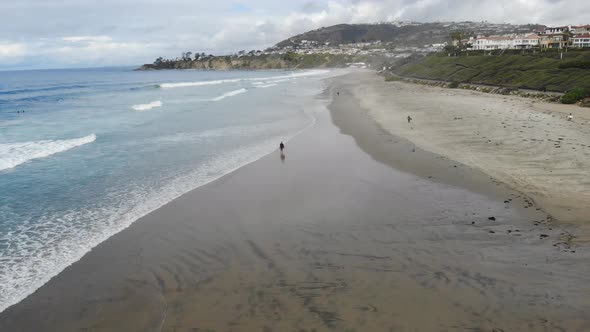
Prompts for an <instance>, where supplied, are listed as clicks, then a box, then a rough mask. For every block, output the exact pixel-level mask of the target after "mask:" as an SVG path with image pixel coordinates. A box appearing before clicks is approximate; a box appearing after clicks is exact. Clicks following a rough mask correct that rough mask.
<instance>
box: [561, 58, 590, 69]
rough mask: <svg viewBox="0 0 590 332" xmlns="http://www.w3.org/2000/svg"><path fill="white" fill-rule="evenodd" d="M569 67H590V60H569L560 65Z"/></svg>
mask: <svg viewBox="0 0 590 332" xmlns="http://www.w3.org/2000/svg"><path fill="white" fill-rule="evenodd" d="M567 68H579V69H590V60H575V61H567V62H564V63H562V64H560V65H559V69H567Z"/></svg>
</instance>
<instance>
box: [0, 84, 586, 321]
mask: <svg viewBox="0 0 590 332" xmlns="http://www.w3.org/2000/svg"><path fill="white" fill-rule="evenodd" d="M353 85H354V82H353V81H351V80H350V78H349V76H345V77H340V78H336V79H333V80H332V81H330V84H329V88H328V89H327V90H326V93H325V94H324V95H323V96H321V97H322V98H324V99H325V100H326V101H327V100H329V99H330V98H331V97H333V98H334V100H333V101H332V103H331V105H330V112H328V111H326V110H316V111H315V116H316V117H317V118H318V122H317V124H316V126H314V127H313V128H311V129H309V130H307V131H306V132H304V133H303V134H301V135H300V136H298V137H296V138H295V139H294V140H292V141H290V142H288V143H287V149H286V159H285V160H281V158H280V155H279V152H278V151H277V152H276V153H273V154H271V155H268V156H266V157H264V158H262V159H261V160H259V161H257V162H255V163H252V164H250V165H248V166H245V167H243V168H241V169H239V170H238V171H236V172H233V173H231V174H229V175H227V176H225V177H223V178H221V179H219V180H217V181H215V182H213V183H210V184H208V185H206V186H203V187H201V188H199V189H197V190H194V191H192V192H190V193H188V194H186V195H184V196H182V197H181V198H179V199H177V200H175V201H173V202H171V203H170V204H168V205H166V206H164V207H162V208H161V209H159V210H157V211H155V212H153V213H151V214H149V215H147V216H146V217H144V218H142V219H140V220H138V221H137V222H136V223H135V224H133V225H132V226H131V227H130V228H128V229H126V230H124V231H123V232H121V233H119V234H117V235H116V236H113V237H112V238H110V239H109V240H107V241H105V242H104V243H102V244H101V245H99V246H98V247H96V248H95V249H94V250H92V251H91V252H90V253H88V254H87V255H86V256H85V257H84V258H83V259H82V260H81V261H79V262H77V263H75V264H73V265H72V266H70V267H69V268H67V269H66V270H65V271H64V272H62V273H61V274H60V275H58V276H57V277H55V278H53V279H52V280H51V281H50V282H49V283H48V284H46V285H45V286H44V287H42V288H41V289H39V290H38V291H37V292H35V293H34V294H33V295H31V296H30V297H28V298H27V299H26V300H24V301H22V302H21V303H19V304H17V305H15V306H13V307H11V308H9V309H7V310H6V311H5V312H3V313H2V314H0V331H325V330H333V331H524V330H526V331H589V330H590V314H589V313H590V296H589V295H590V291H589V287H590V286H589V285H590V267H589V264H587V263H588V261H589V260H588V258H590V255H589V254H588V250H587V248H586V247H583V246H579V245H577V246H575V247H572V246H570V244H569V239H570V234H575V232H576V231H577V229H576V228H574V227H573V226H563V225H552V224H551V222H550V221H548V220H547V219H548V218H547V215H546V214H545V213H543V211H540V210H538V209H537V208H536V207H535V206H534V205H532V203H527V199H526V198H525V197H523V196H522V195H520V194H519V193H516V192H513V191H510V190H509V189H507V188H506V187H504V186H503V185H501V184H498V183H496V182H494V181H492V180H490V179H489V177H487V176H485V175H483V174H481V173H478V172H477V171H474V170H471V169H469V168H467V167H465V166H463V165H461V164H458V163H455V162H453V161H450V160H447V159H445V158H442V157H439V156H437V155H434V154H431V153H427V152H424V151H422V150H420V149H417V148H415V147H414V146H413V145H412V144H410V143H409V142H407V141H404V140H402V139H399V138H396V137H394V136H391V135H389V134H386V133H385V132H384V131H382V130H381V129H380V128H379V127H378V126H377V125H376V124H375V123H373V122H372V120H371V119H370V118H369V117H368V116H367V115H366V113H365V111H364V110H362V109H361V108H360V106H359V102H358V101H357V100H355V98H353V97H352V94H351V92H350V89H351V86H353ZM336 91H339V92H340V95H339V96H336ZM330 116H332V119H333V121H334V124H336V125H337V126H338V127H336V126H335V125H334V124H333V123H332V121H331V120H332V119H331V118H330ZM340 130H342V132H341V131H340ZM350 135H353V136H354V138H353V137H352V136H350ZM505 201H506V202H507V203H505ZM523 206H527V208H524V207H523ZM492 216H493V217H494V218H495V220H489V217H492ZM545 235H546V236H545Z"/></svg>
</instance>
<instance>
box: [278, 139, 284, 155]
mask: <svg viewBox="0 0 590 332" xmlns="http://www.w3.org/2000/svg"><path fill="white" fill-rule="evenodd" d="M279 149H281V154H282V153H283V150H285V144H283V142H281V144H279Z"/></svg>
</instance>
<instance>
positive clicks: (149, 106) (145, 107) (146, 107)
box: [131, 100, 162, 112]
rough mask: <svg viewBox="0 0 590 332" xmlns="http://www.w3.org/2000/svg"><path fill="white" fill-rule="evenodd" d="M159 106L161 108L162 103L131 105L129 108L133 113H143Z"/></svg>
mask: <svg viewBox="0 0 590 332" xmlns="http://www.w3.org/2000/svg"><path fill="white" fill-rule="evenodd" d="M161 106H162V102H161V101H159V100H157V101H152V102H151V103H148V104H138V105H133V106H131V108H132V109H133V110H135V111H138V112H143V111H149V110H151V109H152V108H156V107H161Z"/></svg>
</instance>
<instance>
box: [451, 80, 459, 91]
mask: <svg viewBox="0 0 590 332" xmlns="http://www.w3.org/2000/svg"><path fill="white" fill-rule="evenodd" d="M458 87H459V82H451V83H450V84H449V88H451V89H456V88H458Z"/></svg>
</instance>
